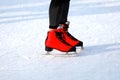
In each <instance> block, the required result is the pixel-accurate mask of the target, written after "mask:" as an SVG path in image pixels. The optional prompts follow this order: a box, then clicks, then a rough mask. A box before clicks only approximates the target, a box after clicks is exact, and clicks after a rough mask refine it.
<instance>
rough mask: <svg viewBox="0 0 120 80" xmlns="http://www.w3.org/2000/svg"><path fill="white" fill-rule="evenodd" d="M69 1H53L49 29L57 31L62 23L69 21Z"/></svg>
mask: <svg viewBox="0 0 120 80" xmlns="http://www.w3.org/2000/svg"><path fill="white" fill-rule="evenodd" d="M68 10H69V0H51V3H50V7H49V24H50V26H49V28H54V29H56V28H57V27H58V25H59V24H60V23H63V22H66V21H67V16H68Z"/></svg>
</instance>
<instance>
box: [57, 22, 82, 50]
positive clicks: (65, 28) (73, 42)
mask: <svg viewBox="0 0 120 80" xmlns="http://www.w3.org/2000/svg"><path fill="white" fill-rule="evenodd" d="M68 28H69V22H66V23H65V24H61V25H60V28H58V31H59V32H62V33H63V36H64V39H65V41H66V42H67V43H69V44H70V45H72V46H76V47H77V46H81V47H82V48H83V42H82V41H80V40H78V39H76V38H75V37H73V36H72V35H71V34H70V33H69V32H68Z"/></svg>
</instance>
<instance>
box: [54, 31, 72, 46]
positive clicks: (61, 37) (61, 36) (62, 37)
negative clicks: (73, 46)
mask: <svg viewBox="0 0 120 80" xmlns="http://www.w3.org/2000/svg"><path fill="white" fill-rule="evenodd" d="M56 34H57V37H58V38H59V40H61V41H62V42H63V43H64V44H66V45H68V46H70V44H68V43H67V42H66V41H65V37H64V34H63V33H62V32H57V33H56Z"/></svg>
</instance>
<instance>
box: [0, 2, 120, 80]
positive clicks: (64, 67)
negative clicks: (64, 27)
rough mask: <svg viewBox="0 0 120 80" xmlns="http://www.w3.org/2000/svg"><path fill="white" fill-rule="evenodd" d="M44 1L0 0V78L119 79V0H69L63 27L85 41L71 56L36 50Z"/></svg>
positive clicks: (44, 24) (43, 30)
mask: <svg viewBox="0 0 120 80" xmlns="http://www.w3.org/2000/svg"><path fill="white" fill-rule="evenodd" d="M49 3H50V1H49V0H26V1H24V0H11V1H9V0H4V1H1V3H0V80H120V1H119V0H71V6H70V11H69V21H70V22H71V25H70V28H69V31H70V33H71V34H72V35H74V36H75V37H76V38H78V39H79V40H82V41H83V42H84V47H85V49H84V50H83V51H82V52H79V50H78V51H77V52H78V55H77V56H76V57H54V56H47V57H45V56H42V55H41V54H43V53H45V50H44V40H45V38H46V35H47V31H48V8H49ZM53 53H57V54H58V53H61V52H59V51H53Z"/></svg>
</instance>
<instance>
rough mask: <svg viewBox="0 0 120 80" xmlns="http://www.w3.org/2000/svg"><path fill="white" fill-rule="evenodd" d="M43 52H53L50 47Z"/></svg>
mask: <svg viewBox="0 0 120 80" xmlns="http://www.w3.org/2000/svg"><path fill="white" fill-rule="evenodd" d="M45 50H46V51H47V52H51V51H52V50H53V48H50V47H47V46H46V47H45Z"/></svg>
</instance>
